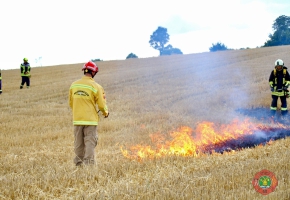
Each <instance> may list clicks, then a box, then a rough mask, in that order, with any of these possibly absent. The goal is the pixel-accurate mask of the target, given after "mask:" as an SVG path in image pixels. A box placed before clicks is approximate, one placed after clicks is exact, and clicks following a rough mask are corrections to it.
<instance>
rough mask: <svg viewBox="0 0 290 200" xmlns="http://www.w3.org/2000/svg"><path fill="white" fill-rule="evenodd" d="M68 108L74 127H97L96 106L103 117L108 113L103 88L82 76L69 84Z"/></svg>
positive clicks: (89, 78)
mask: <svg viewBox="0 0 290 200" xmlns="http://www.w3.org/2000/svg"><path fill="white" fill-rule="evenodd" d="M69 106H70V107H71V109H72V112H73V124H74V125H98V121H99V116H98V111H97V107H96V106H98V109H99V110H100V111H101V112H102V114H103V115H104V116H107V115H108V113H109V111H108V107H107V104H106V96H105V91H104V89H103V87H102V86H101V85H99V84H98V83H96V82H95V81H94V79H93V78H91V77H88V76H83V77H82V78H81V79H80V80H77V81H75V82H73V83H72V84H71V86H70V89H69Z"/></svg>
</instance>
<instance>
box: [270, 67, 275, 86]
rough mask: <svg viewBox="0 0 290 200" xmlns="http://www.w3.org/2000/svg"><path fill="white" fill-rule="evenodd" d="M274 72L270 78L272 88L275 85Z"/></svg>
mask: <svg viewBox="0 0 290 200" xmlns="http://www.w3.org/2000/svg"><path fill="white" fill-rule="evenodd" d="M274 78H275V77H274V71H272V72H271V74H270V77H269V85H270V87H271V88H272V87H273V84H274Z"/></svg>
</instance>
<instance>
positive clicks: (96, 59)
mask: <svg viewBox="0 0 290 200" xmlns="http://www.w3.org/2000/svg"><path fill="white" fill-rule="evenodd" d="M91 61H93V62H97V61H102V60H101V59H99V58H95V59H91Z"/></svg>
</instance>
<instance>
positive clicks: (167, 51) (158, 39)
mask: <svg viewBox="0 0 290 200" xmlns="http://www.w3.org/2000/svg"><path fill="white" fill-rule="evenodd" d="M168 41H169V34H168V33H167V28H163V27H161V26H159V27H158V28H157V30H156V31H154V32H153V34H152V35H151V36H150V40H149V44H150V46H151V47H153V48H154V49H156V50H158V51H159V55H160V56H163V55H172V54H183V53H182V51H181V50H180V49H178V48H173V47H172V45H171V44H169V45H167V46H165V45H166V44H167V42H168Z"/></svg>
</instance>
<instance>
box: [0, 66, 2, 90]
mask: <svg viewBox="0 0 290 200" xmlns="http://www.w3.org/2000/svg"><path fill="white" fill-rule="evenodd" d="M0 94H2V71H1V69H0Z"/></svg>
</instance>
